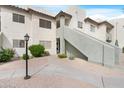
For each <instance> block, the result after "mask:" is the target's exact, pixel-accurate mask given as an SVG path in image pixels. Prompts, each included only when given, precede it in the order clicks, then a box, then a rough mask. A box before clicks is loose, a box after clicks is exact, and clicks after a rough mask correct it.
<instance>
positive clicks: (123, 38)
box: [109, 18, 124, 49]
mask: <svg viewBox="0 0 124 93" xmlns="http://www.w3.org/2000/svg"><path fill="white" fill-rule="evenodd" d="M109 22H110V23H111V24H113V25H114V28H113V29H112V38H113V42H112V44H113V45H114V44H115V41H116V38H117V40H118V44H119V47H120V48H121V49H122V48H123V47H124V18H118V19H112V20H109Z"/></svg>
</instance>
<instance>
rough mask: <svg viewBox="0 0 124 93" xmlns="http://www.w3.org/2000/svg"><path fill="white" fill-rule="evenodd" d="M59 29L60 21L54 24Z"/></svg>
mask: <svg viewBox="0 0 124 93" xmlns="http://www.w3.org/2000/svg"><path fill="white" fill-rule="evenodd" d="M59 27H60V20H58V21H57V22H56V28H59Z"/></svg>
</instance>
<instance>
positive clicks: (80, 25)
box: [78, 21, 83, 29]
mask: <svg viewBox="0 0 124 93" xmlns="http://www.w3.org/2000/svg"><path fill="white" fill-rule="evenodd" d="M78 28H81V29H82V28H83V22H81V21H78Z"/></svg>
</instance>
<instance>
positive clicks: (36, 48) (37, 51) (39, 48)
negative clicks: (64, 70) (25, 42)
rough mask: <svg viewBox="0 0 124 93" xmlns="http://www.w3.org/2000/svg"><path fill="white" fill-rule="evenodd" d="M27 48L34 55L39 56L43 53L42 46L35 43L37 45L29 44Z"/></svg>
mask: <svg viewBox="0 0 124 93" xmlns="http://www.w3.org/2000/svg"><path fill="white" fill-rule="evenodd" d="M29 50H30V52H31V54H32V56H34V57H41V56H42V55H43V54H44V50H45V48H44V46H43V45H40V44H37V45H31V46H30V47H29Z"/></svg>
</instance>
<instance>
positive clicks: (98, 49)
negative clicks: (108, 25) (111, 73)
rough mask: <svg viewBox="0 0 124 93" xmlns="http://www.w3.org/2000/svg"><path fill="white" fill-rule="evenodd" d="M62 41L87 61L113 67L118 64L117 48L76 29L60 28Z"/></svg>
mask: <svg viewBox="0 0 124 93" xmlns="http://www.w3.org/2000/svg"><path fill="white" fill-rule="evenodd" d="M61 31H63V37H64V39H65V40H66V41H67V42H69V43H70V44H71V45H72V46H73V47H75V48H76V49H77V50H79V51H80V52H81V53H82V54H84V55H85V56H86V57H88V61H90V62H95V63H98V64H103V65H107V66H113V65H115V64H117V63H118V62H119V53H120V52H119V51H120V50H119V48H118V47H116V46H113V45H111V44H108V43H106V42H103V41H100V40H98V39H96V38H94V37H91V36H89V35H88V34H85V33H83V32H81V31H78V30H76V29H69V28H67V27H64V28H61Z"/></svg>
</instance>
